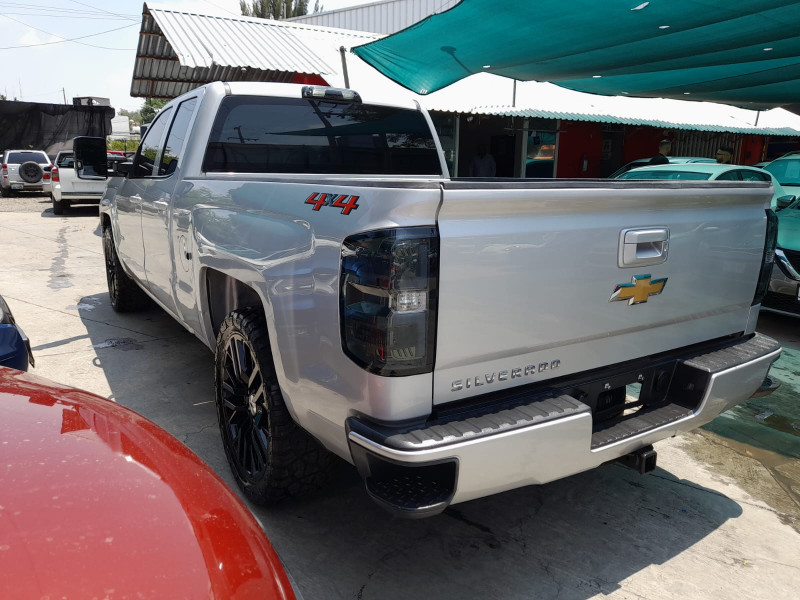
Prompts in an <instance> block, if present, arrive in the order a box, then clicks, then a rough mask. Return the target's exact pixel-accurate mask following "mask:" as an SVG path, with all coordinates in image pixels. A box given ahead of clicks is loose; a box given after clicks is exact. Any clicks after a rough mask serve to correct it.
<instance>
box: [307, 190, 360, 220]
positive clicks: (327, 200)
mask: <svg viewBox="0 0 800 600" xmlns="http://www.w3.org/2000/svg"><path fill="white" fill-rule="evenodd" d="M357 200H358V196H348V195H347V194H323V193H322V192H314V193H313V194H311V195H310V196H309V197H308V199H307V200H306V204H313V205H314V210H319V209H320V208H322V207H323V206H335V207H336V208H341V209H342V214H343V215H349V214H350V211H351V210H355V209H357V208H358V204H356V201H357Z"/></svg>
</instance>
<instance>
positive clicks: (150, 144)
mask: <svg viewBox="0 0 800 600" xmlns="http://www.w3.org/2000/svg"><path fill="white" fill-rule="evenodd" d="M171 116H172V108H171V107H170V108H168V109H167V110H162V111H161V112H160V113H158V116H156V118H155V120H154V121H153V122H152V123H151V124H150V127H149V128H148V129H147V133H145V134H144V139H143V140H142V143H141V144H139V151H138V152H137V154H136V163H135V167H134V177H152V176H153V167H154V166H155V164H156V160H158V157H159V155H160V153H161V140H162V139H164V132H165V131H166V129H167V125H169V121H170V117H171Z"/></svg>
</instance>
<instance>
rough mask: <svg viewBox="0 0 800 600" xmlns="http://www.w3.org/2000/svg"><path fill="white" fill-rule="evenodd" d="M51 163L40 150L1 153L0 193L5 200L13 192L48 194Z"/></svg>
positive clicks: (49, 190)
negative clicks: (0, 174)
mask: <svg viewBox="0 0 800 600" xmlns="http://www.w3.org/2000/svg"><path fill="white" fill-rule="evenodd" d="M51 166H52V163H51V162H50V159H49V158H48V157H47V154H45V153H44V152H42V151H41V150H6V151H5V152H4V153H3V166H2V176H0V193H2V195H3V197H4V198H6V197H8V196H11V195H12V194H13V193H14V192H23V191H25V192H42V193H44V194H50V192H51V188H52V185H51V183H50V168H51Z"/></svg>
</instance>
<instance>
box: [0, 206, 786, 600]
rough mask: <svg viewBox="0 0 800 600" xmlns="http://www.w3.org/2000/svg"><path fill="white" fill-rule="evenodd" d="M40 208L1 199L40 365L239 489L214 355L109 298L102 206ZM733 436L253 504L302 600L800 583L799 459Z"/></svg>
mask: <svg viewBox="0 0 800 600" xmlns="http://www.w3.org/2000/svg"><path fill="white" fill-rule="evenodd" d="M46 206H47V204H44V203H42V204H41V207H42V208H43V210H42V211H41V212H1V213H0V257H2V265H3V267H2V269H1V270H0V294H2V295H3V296H4V297H5V299H6V300H7V302H8V304H9V305H10V307H11V309H12V310H13V312H14V315H15V317H16V318H17V321H18V322H19V323H20V324H21V325H22V327H23V328H24V329H25V331H26V333H27V334H28V336H29V337H30V339H31V343H32V345H33V349H34V354H35V356H36V360H37V368H36V369H32V372H33V373H35V374H37V375H42V376H44V377H48V378H50V379H54V380H56V381H59V382H62V383H66V384H69V385H74V386H76V387H80V388H83V389H87V390H89V391H92V392H94V393H97V394H100V395H102V396H106V397H109V398H111V399H113V400H115V401H117V402H119V403H121V404H124V405H125V406H128V407H130V408H132V409H134V410H136V411H137V412H139V413H141V414H143V415H145V416H147V417H149V418H150V419H152V420H154V421H155V422H156V423H158V424H159V425H161V426H162V427H164V428H165V429H166V430H168V431H169V432H171V433H172V434H173V435H175V436H177V437H178V438H179V439H181V440H182V441H183V442H184V443H186V444H187V445H188V446H189V447H190V448H191V449H192V450H193V451H194V452H196V453H197V454H198V455H199V456H200V457H201V458H203V459H204V460H205V461H206V462H208V463H209V464H210V465H211V466H212V467H213V468H214V469H215V470H216V471H217V472H218V473H219V474H220V475H221V476H222V477H223V479H225V481H227V482H228V483H229V485H231V486H232V487H234V489H235V485H234V483H233V480H232V478H231V476H230V474H229V470H228V465H227V462H226V460H225V456H224V453H223V451H222V447H221V442H220V440H219V433H218V429H217V423H216V413H215V409H214V405H213V390H212V378H213V371H212V366H213V361H212V355H211V352H210V351H209V350H208V349H207V348H206V347H205V346H204V345H202V344H201V343H200V342H199V341H198V340H197V339H195V338H194V337H193V336H192V335H190V334H189V333H187V332H186V331H185V330H184V329H183V328H182V327H181V326H180V325H178V324H177V323H175V322H174V321H172V319H171V318H169V317H168V316H167V315H165V314H164V313H163V312H162V311H161V310H160V309H158V308H152V309H149V310H147V311H144V312H142V313H135V314H131V315H118V314H116V313H114V312H113V310H112V309H111V307H110V304H109V302H108V295H107V292H106V282H105V275H104V270H103V260H102V248H101V241H100V232H99V228H98V220H97V216H96V215H97V210H96V208H95V207H77V208H76V209H74V210H73V212H72V213H71V214H69V215H68V216H65V217H55V216H54V215H53V214H52V212H50V211H49V210H46ZM781 323H783V322H781ZM798 323H799V324H800V321H798ZM782 327H783V328H785V329H787V330H791V331H797V329H795V328H796V327H797V326H796V325H795V324H794V323H793V322H791V323H788V324H785V325H779V326H778V327H777V328H778V329H781V328H782ZM772 334H773V335H775V334H774V332H773V333H772ZM790 352H791V353H794V350H792V349H790ZM792 356H795V355H794V354H792ZM798 379H799V381H798V382H797V383H795V382H794V381H793V382H790V388H789V389H790V390H791V393H790V396H789V397H790V398H793V397H795V395H794V390H795V388H794V385H795V384H796V385H800V378H798ZM768 400H769V399H767V401H768ZM721 433H722V434H724V431H722V432H721ZM789 442H791V440H789ZM735 444H740V446H735ZM741 444H742V442H741V441H737V440H734V441H733V444H732V443H731V441H730V440H729V438H726V437H723V436H720V435H717V434H715V433H711V432H701V433H692V434H688V435H686V436H683V437H682V438H675V439H671V440H668V441H665V442H662V443H660V444H659V445H657V447H656V449H657V450H658V452H659V468H658V469H657V470H656V471H655V473H654V474H652V475H649V476H644V477H642V476H639V475H637V474H635V473H633V472H632V471H629V470H626V469H624V468H622V467H619V466H606V467H602V468H600V469H597V470H594V471H591V472H588V473H583V474H580V475H576V476H573V477H570V478H568V479H565V480H562V481H558V482H555V483H552V484H548V485H544V486H539V487H529V488H524V489H520V490H515V491H512V492H507V493H505V494H501V495H498V496H494V497H491V498H486V499H481V500H477V501H473V502H469V503H465V504H461V505H456V506H454V507H452V508H450V509H448V510H447V511H446V512H445V513H444V514H443V515H440V516H438V517H435V518H432V519H426V520H422V521H403V520H397V519H393V518H391V517H389V516H388V515H387V514H386V513H384V512H383V511H382V510H381V509H380V508H378V507H377V506H375V505H374V504H373V503H372V502H371V501H370V500H369V499H368V498H367V496H366V494H365V493H364V491H363V489H362V487H361V483H360V481H359V479H358V477H357V476H356V473H355V470H354V469H353V468H352V467H350V466H349V465H346V464H344V463H342V462H341V461H337V463H336V464H335V466H334V471H335V472H334V477H333V483H331V484H330V486H329V487H327V488H326V489H324V490H323V491H322V492H321V493H320V494H318V495H316V496H315V497H312V498H309V499H306V500H304V501H300V502H294V503H291V504H284V505H280V506H278V507H275V508H271V509H262V508H254V509H253V511H254V513H255V514H256V515H257V516H258V518H259V519H260V520H261V522H262V523H263V525H264V529H265V531H266V532H267V535H268V536H269V538H270V540H271V541H272V543H273V545H274V546H275V548H276V549H277V551H278V553H279V554H280V555H281V557H282V559H283V561H284V562H285V564H286V566H287V568H288V569H289V571H290V572H291V573H292V575H293V577H294V578H295V580H296V581H297V583H298V584H299V587H300V590H301V592H302V593H303V595H304V597H305V598H306V600H309V599H314V598H359V599H368V598H381V599H393V598H398V599H399V598H403V599H407V598H409V597H412V598H413V597H422V596H427V597H433V598H458V599H459V600H461V599H463V598H475V597H479V598H503V599H505V598H556V597H558V598H566V599H576V600H578V599H580V600H583V599H588V598H595V597H608V598H613V599H633V598H647V599H678V598H681V599H685V598H693V599H699V598H709V599H711V598H713V599H717V598H730V599H734V598H748V599H754V598H764V599H767V598H769V599H774V598H792V597H797V596H798V595H799V594H800V583H798V582H800V535H799V534H798V532H797V531H796V530H795V527H798V525H797V524H798V518H800V507H798V505H797V503H796V501H795V500H794V499H793V498H792V496H791V494H789V493H787V485H788V487H789V489H791V486H792V485H793V484H794V485H800V484H798V483H797V482H798V481H800V470H798V464H800V461H798V460H797V459H796V458H793V457H792V456H790V455H788V454H791V452H788V454H787V452H784V453H781V454H780V456H781V460H782V462H781V466H782V468H783V469H784V470H785V471H786V472H788V473H789V475H788V476H787V481H788V484H787V483H786V482H781V481H778V480H777V479H776V477H775V475H774V471H771V470H770V469H769V468H768V467H769V465H767V466H764V464H762V462H759V460H757V458H758V457H757V456H755V455H751V456H748V454H747V452H748V449H747V448H749V447H747V446H742V445H741ZM792 469H794V470H795V471H794V472H795V473H798V475H797V478H794V477H795V476H794V475H792V472H793V471H792ZM793 478H794V479H793Z"/></svg>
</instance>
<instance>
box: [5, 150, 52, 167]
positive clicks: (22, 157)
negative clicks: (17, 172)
mask: <svg viewBox="0 0 800 600" xmlns="http://www.w3.org/2000/svg"><path fill="white" fill-rule="evenodd" d="M29 160H32V161H35V162H37V163H39V164H40V165H49V164H50V160H49V159H48V158H47V155H46V154H45V153H44V152H9V153H8V160H6V162H7V163H9V164H12V165H21V164H22V163H24V162H28V161H29Z"/></svg>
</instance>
